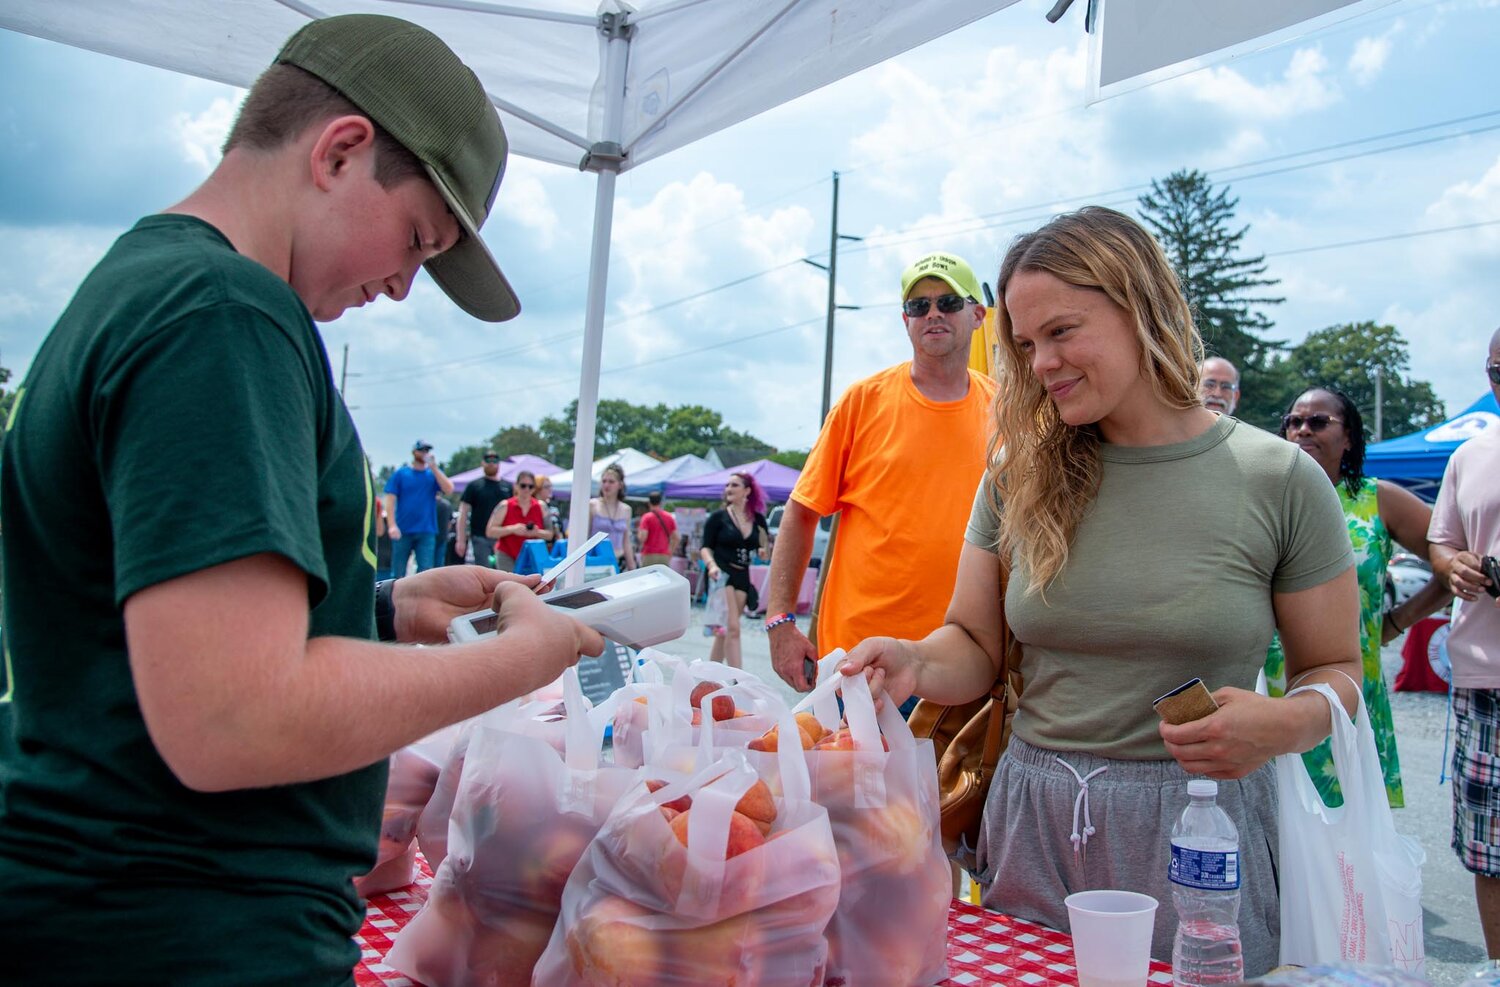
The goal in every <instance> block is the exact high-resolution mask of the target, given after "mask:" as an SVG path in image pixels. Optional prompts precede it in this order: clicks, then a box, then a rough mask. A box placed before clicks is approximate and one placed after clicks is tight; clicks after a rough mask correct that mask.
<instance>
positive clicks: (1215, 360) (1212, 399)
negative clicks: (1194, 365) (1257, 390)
mask: <svg viewBox="0 0 1500 987" xmlns="http://www.w3.org/2000/svg"><path fill="white" fill-rule="evenodd" d="M1198 394H1199V395H1200V396H1201V397H1202V398H1203V407H1205V408H1207V409H1208V410H1209V411H1217V412H1218V413H1219V414H1221V415H1232V414H1234V409H1235V406H1236V405H1238V404H1239V403H1240V372H1239V371H1238V370H1236V369H1235V368H1234V364H1232V363H1230V362H1229V361H1228V360H1226V359H1224V358H1223V357H1222V356H1211V357H1209V358H1208V359H1207V360H1204V361H1203V362H1202V363H1200V364H1199V365H1198Z"/></svg>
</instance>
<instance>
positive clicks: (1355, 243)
mask: <svg viewBox="0 0 1500 987" xmlns="http://www.w3.org/2000/svg"><path fill="white" fill-rule="evenodd" d="M1483 226H1500V219H1486V220H1483V221H1481V222H1478V223H1463V224H1462V225H1459V226H1441V227H1438V228H1437V229H1432V230H1411V231H1409V232H1407V233H1392V234H1389V235H1388V236H1372V237H1366V238H1365V239H1363V240H1343V241H1340V242H1339V243H1323V244H1319V245H1318V246H1316V247H1294V248H1292V249H1291V250H1275V251H1272V252H1270V253H1267V254H1266V255H1265V256H1267V257H1290V256H1291V255H1292V254H1310V253H1312V252H1314V251H1317V250H1334V249H1337V248H1339V247H1363V246H1365V245H1366V244H1370V243H1389V242H1390V241H1392V240H1410V239H1412V238H1413V237H1419V236H1433V235H1435V234H1438V233H1456V232H1458V231H1459V230H1477V229H1479V228H1480V227H1483Z"/></svg>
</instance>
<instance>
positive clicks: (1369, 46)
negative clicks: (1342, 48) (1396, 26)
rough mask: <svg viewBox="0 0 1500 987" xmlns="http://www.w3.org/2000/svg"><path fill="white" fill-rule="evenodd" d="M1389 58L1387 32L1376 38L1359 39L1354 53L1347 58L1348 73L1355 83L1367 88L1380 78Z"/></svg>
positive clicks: (1389, 48) (1389, 41)
mask: <svg viewBox="0 0 1500 987" xmlns="http://www.w3.org/2000/svg"><path fill="white" fill-rule="evenodd" d="M1390 56H1391V35H1390V33H1389V32H1387V33H1386V34H1383V35H1381V36H1380V37H1378V38H1360V39H1359V41H1358V42H1356V43H1355V45H1354V53H1353V54H1351V55H1350V56H1349V73H1350V74H1351V75H1352V76H1354V81H1355V82H1357V83H1359V84H1360V85H1361V86H1368V85H1370V84H1371V83H1372V82H1374V81H1375V80H1376V79H1377V78H1378V77H1379V76H1380V73H1381V71H1382V70H1383V69H1384V68H1385V63H1386V60H1387V59H1389V58H1390Z"/></svg>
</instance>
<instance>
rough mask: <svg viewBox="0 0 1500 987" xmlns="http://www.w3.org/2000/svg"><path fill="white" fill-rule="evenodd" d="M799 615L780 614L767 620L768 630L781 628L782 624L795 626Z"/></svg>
mask: <svg viewBox="0 0 1500 987" xmlns="http://www.w3.org/2000/svg"><path fill="white" fill-rule="evenodd" d="M796 622H797V615H796V614H794V613H778V614H773V615H772V616H770V617H767V618H766V630H770V629H771V628H773V627H780V626H781V625H782V624H795V623H796Z"/></svg>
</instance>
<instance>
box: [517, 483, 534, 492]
mask: <svg viewBox="0 0 1500 987" xmlns="http://www.w3.org/2000/svg"><path fill="white" fill-rule="evenodd" d="M516 489H517V490H534V489H536V484H535V483H517V484H516Z"/></svg>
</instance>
